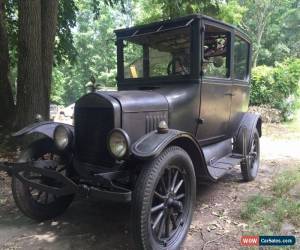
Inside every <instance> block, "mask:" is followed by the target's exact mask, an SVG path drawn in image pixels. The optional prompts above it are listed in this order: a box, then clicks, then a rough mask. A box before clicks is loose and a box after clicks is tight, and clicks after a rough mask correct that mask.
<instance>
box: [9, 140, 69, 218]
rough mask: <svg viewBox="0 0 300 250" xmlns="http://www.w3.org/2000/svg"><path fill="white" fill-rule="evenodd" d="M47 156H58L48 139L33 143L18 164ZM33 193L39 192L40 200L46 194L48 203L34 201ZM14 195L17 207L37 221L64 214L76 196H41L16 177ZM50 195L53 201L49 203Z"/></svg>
mask: <svg viewBox="0 0 300 250" xmlns="http://www.w3.org/2000/svg"><path fill="white" fill-rule="evenodd" d="M45 154H58V153H57V152H56V150H55V147H54V145H53V142H52V140H50V139H47V138H46V139H40V140H38V141H35V142H33V143H32V144H31V145H30V146H29V147H28V148H27V149H26V150H24V151H23V152H22V153H21V156H20V157H19V160H18V162H27V161H29V160H36V159H39V158H40V157H42V156H44V155H45ZM33 191H36V192H38V195H39V198H40V196H42V195H43V194H44V196H45V200H46V202H45V203H44V204H43V203H42V202H40V201H39V199H34V195H33ZM12 193H13V197H14V200H15V203H16V205H17V207H18V208H19V209H20V210H21V211H22V212H23V213H24V214H25V215H26V216H28V217H29V218H31V219H34V220H36V221H44V220H49V219H52V218H55V217H57V216H58V215H60V214H62V213H63V212H64V211H65V210H66V209H67V208H68V206H69V205H70V204H71V202H72V201H73V198H74V195H67V196H59V197H56V196H53V195H51V194H48V193H45V192H43V194H40V193H41V192H40V191H38V190H33V189H32V188H30V187H29V186H27V185H24V184H23V183H22V182H21V181H20V180H19V179H18V178H17V177H15V176H13V177H12ZM50 195H51V196H52V197H50V198H52V199H51V200H50V202H49V203H47V202H48V198H49V196H50ZM46 197H47V198H46Z"/></svg>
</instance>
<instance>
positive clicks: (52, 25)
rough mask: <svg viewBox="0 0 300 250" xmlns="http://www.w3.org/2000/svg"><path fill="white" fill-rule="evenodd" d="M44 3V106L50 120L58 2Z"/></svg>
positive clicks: (46, 0)
mask: <svg viewBox="0 0 300 250" xmlns="http://www.w3.org/2000/svg"><path fill="white" fill-rule="evenodd" d="M41 1H42V8H41V13H42V72H43V85H44V97H43V101H44V104H43V106H44V107H46V108H47V110H46V111H45V112H46V114H45V118H46V119H49V106H50V93H51V80H52V69H53V54H54V39H55V34H56V26H57V14H58V0H51V1H49V0H41Z"/></svg>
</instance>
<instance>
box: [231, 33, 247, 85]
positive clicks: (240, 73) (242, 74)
mask: <svg viewBox="0 0 300 250" xmlns="http://www.w3.org/2000/svg"><path fill="white" fill-rule="evenodd" d="M233 53H234V70H233V78H234V79H239V80H247V79H248V61H249V58H248V57H249V44H248V43H247V42H246V41H245V40H243V39H241V38H239V37H238V36H236V37H235V40H234V49H233Z"/></svg>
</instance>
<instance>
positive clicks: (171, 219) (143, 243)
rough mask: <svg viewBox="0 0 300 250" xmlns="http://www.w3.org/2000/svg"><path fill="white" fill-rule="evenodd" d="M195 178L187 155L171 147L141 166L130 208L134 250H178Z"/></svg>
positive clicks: (191, 205) (188, 221)
mask: <svg viewBox="0 0 300 250" xmlns="http://www.w3.org/2000/svg"><path fill="white" fill-rule="evenodd" d="M195 199H196V178H195V172H194V168H193V163H192V161H191V159H190V157H189V155H188V154H187V153H186V152H185V151H184V150H183V149H182V148H180V147H177V146H171V147H169V148H167V149H165V150H164V151H163V152H162V153H161V155H160V156H158V157H157V158H155V159H154V160H153V161H151V162H149V163H147V164H146V165H145V166H143V169H142V171H141V173H140V175H139V178H138V181H137V183H136V187H135V191H134V194H133V204H132V225H133V228H132V232H133V238H134V244H135V247H136V249H143V250H161V249H168V250H173V249H179V247H180V246H181V245H182V243H183V241H184V239H185V237H186V235H187V233H188V230H189V226H190V224H191V220H192V215H193V211H194V205H195Z"/></svg>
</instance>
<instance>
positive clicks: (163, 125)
mask: <svg viewBox="0 0 300 250" xmlns="http://www.w3.org/2000/svg"><path fill="white" fill-rule="evenodd" d="M168 129H169V128H168V124H167V123H166V121H160V122H159V124H158V127H157V132H158V133H159V134H165V133H168Z"/></svg>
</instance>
